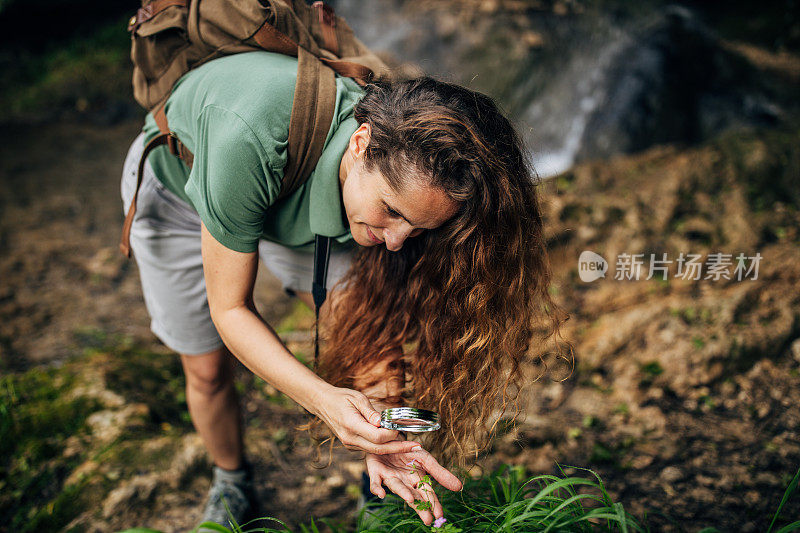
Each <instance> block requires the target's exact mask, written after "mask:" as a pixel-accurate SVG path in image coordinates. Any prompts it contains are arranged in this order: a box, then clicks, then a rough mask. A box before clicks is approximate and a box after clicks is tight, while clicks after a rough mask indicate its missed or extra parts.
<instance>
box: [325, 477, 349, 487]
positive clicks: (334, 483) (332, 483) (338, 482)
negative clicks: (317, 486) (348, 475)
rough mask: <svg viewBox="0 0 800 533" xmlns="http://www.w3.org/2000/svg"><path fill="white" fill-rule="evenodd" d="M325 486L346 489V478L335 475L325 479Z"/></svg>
mask: <svg viewBox="0 0 800 533" xmlns="http://www.w3.org/2000/svg"><path fill="white" fill-rule="evenodd" d="M325 484H326V485H328V486H329V487H331V488H339V487H344V485H345V481H344V478H343V477H342V476H340V475H339V474H333V475H332V476H328V477H327V478H326V479H325Z"/></svg>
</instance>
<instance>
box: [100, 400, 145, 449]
mask: <svg viewBox="0 0 800 533" xmlns="http://www.w3.org/2000/svg"><path fill="white" fill-rule="evenodd" d="M149 416H150V408H149V407H147V405H145V404H143V403H136V404H131V405H128V406H126V407H124V408H122V409H120V410H111V409H105V410H103V411H97V412H96V413H92V414H91V415H90V416H89V418H87V419H86V424H87V425H88V426H89V427H90V428H91V430H92V435H93V436H94V437H95V438H96V439H98V440H100V441H102V442H111V441H113V440H114V439H116V438H117V437H119V436H120V435H121V434H122V432H123V430H125V429H127V428H131V427H135V426H141V425H143V424H144V423H145V421H146V419H147V418H148V417H149Z"/></svg>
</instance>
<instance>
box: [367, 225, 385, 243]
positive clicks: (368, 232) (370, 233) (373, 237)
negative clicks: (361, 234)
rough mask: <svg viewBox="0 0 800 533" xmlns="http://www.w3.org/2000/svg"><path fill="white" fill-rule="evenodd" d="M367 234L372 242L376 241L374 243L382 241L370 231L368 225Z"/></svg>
mask: <svg viewBox="0 0 800 533" xmlns="http://www.w3.org/2000/svg"><path fill="white" fill-rule="evenodd" d="M367 236H368V237H369V238H370V239H372V242H374V243H376V244H380V243H382V242H383V241H382V240H380V239H379V238H377V237H376V236H375V234H374V233H372V232H371V231H370V229H369V226H367Z"/></svg>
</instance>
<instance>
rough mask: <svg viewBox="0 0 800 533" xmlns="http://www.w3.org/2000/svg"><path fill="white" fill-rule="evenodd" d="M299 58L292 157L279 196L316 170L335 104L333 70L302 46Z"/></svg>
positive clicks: (291, 133) (291, 127)
mask: <svg viewBox="0 0 800 533" xmlns="http://www.w3.org/2000/svg"><path fill="white" fill-rule="evenodd" d="M297 59H298V62H297V83H296V85H295V89H294V99H293V101H292V115H291V119H290V122H289V140H288V150H289V157H288V161H287V163H286V167H285V168H284V171H283V183H282V184H281V192H280V194H279V195H278V199H281V198H285V197H287V196H288V195H290V194H291V193H293V192H294V191H296V190H297V188H298V187H299V186H300V185H302V184H303V183H305V181H306V180H307V179H308V176H309V175H310V174H311V171H312V170H314V167H315V166H316V164H317V161H318V160H319V156H320V155H321V154H322V148H323V147H324V145H325V139H326V138H327V136H328V130H330V127H331V124H332V123H333V111H334V109H335V107H336V78H335V75H334V72H333V70H331V69H330V68H328V67H327V66H325V65H324V64H322V62H320V60H319V59H318V58H317V57H316V56H314V55H313V54H311V53H310V52H308V51H306V49H305V48H302V47H298V48H297Z"/></svg>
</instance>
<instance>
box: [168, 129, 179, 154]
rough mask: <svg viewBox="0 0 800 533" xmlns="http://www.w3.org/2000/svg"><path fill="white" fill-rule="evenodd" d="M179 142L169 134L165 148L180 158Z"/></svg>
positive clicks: (173, 135) (172, 134)
mask: <svg viewBox="0 0 800 533" xmlns="http://www.w3.org/2000/svg"><path fill="white" fill-rule="evenodd" d="M180 145H181V141H180V140H178V137H177V136H176V135H175V134H174V133H172V132H169V137H167V147H168V148H169V151H170V153H171V154H172V155H174V156H177V157H181V150H180Z"/></svg>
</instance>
